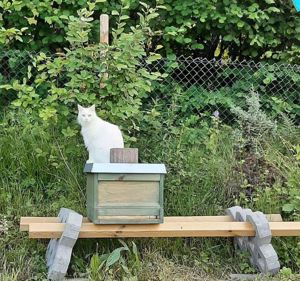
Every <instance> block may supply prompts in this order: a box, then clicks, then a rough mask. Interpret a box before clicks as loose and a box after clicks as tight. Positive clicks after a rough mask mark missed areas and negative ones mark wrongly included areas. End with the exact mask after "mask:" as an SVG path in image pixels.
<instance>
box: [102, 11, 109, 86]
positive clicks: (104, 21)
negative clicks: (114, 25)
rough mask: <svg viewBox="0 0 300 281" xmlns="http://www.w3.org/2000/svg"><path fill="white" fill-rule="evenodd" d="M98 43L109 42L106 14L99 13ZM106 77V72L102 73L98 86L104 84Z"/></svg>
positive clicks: (103, 53)
mask: <svg viewBox="0 0 300 281" xmlns="http://www.w3.org/2000/svg"><path fill="white" fill-rule="evenodd" d="M100 43H105V44H107V45H108V44H109V16H108V15H106V14H102V15H100ZM105 53H106V51H103V52H102V55H105ZM107 78H108V73H107V72H105V73H103V77H102V78H101V81H100V88H101V89H102V88H104V87H105V84H104V83H103V82H104V81H105V80H106V79H107Z"/></svg>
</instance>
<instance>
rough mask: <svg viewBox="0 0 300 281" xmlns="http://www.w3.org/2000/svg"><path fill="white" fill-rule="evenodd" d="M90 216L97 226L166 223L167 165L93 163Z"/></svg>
mask: <svg viewBox="0 0 300 281" xmlns="http://www.w3.org/2000/svg"><path fill="white" fill-rule="evenodd" d="M84 172H86V173H87V215H88V218H89V219H90V220H91V221H92V222H94V223H95V224H155V223H162V222H163V214H164V211H163V182H164V175H165V174H166V168H165V165H163V164H124V163H122V164H121V163H89V164H86V165H85V168H84Z"/></svg>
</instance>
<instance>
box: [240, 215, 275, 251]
mask: <svg viewBox="0 0 300 281" xmlns="http://www.w3.org/2000/svg"><path fill="white" fill-rule="evenodd" d="M246 220H247V221H248V222H250V223H251V224H252V225H253V228H254V229H255V238H253V241H252V242H253V243H255V244H256V245H257V246H260V245H264V244H269V243H271V239H272V232H271V230H270V227H269V222H268V220H267V218H266V216H265V215H264V214H263V213H261V212H255V213H248V214H247V218H246Z"/></svg>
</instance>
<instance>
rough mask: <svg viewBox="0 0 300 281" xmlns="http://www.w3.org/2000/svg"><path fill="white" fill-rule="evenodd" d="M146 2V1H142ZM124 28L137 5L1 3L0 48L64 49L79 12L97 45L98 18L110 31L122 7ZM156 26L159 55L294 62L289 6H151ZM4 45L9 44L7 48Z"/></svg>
mask: <svg viewBox="0 0 300 281" xmlns="http://www.w3.org/2000/svg"><path fill="white" fill-rule="evenodd" d="M147 3H149V2H147ZM124 4H125V5H127V6H128V10H127V12H126V13H125V14H124V16H125V17H126V18H127V20H126V21H127V22H128V24H126V25H124V27H123V28H124V29H125V32H127V31H128V30H129V29H130V26H135V24H136V22H137V14H138V13H139V12H140V11H141V5H139V1H136V0H134V1H105V0H93V1H92V0H91V1H88V0H80V1H74V0H66V1H61V0H56V1H52V2H51V1H47V0H42V1H35V2H33V1H30V0H23V1H18V0H13V1H1V2H0V11H1V17H2V18H3V20H2V21H1V22H0V28H1V35H0V44H1V45H2V46H3V45H4V48H6V49H7V48H8V46H9V45H10V46H11V45H13V46H14V48H18V49H23V48H25V49H27V50H38V51H40V50H47V51H48V50H51V51H58V50H62V49H63V48H64V47H66V46H69V42H68V41H67V40H66V34H67V30H68V22H69V20H70V18H72V17H73V16H76V12H77V10H79V9H83V8H86V9H91V8H92V9H94V10H95V14H94V15H93V18H94V20H95V23H96V25H94V27H93V31H92V34H93V36H92V38H93V42H98V37H99V36H98V28H99V25H98V23H99V21H98V20H99V14H100V13H108V14H109V15H111V26H113V27H115V26H116V23H117V21H118V17H115V16H116V15H118V13H120V11H121V9H122V6H124ZM156 5H157V6H162V7H163V9H161V10H159V11H157V15H158V16H159V19H160V20H158V21H155V22H153V23H152V26H156V27H157V29H159V30H162V31H163V36H162V37H161V38H159V39H158V40H156V41H155V44H147V47H148V49H149V50H153V49H154V48H155V46H156V45H162V46H164V47H165V48H164V49H163V50H162V52H163V53H165V54H176V55H181V54H184V55H192V56H203V57H206V58H214V57H217V58H221V57H225V58H228V57H230V58H233V59H236V58H239V59H243V58H254V59H259V58H266V59H270V58H271V59H275V60H284V61H294V62H297V61H298V62H299V23H300V19H299V16H298V14H297V13H296V10H295V9H294V7H293V6H292V1H287V2H282V1H280V0H267V1H266V0H260V1H253V0H248V1H243V2H239V1H234V2H228V1H227V0H222V1H213V2H212V1H208V0H205V1H198V2H191V1H188V0H185V1H182V0H176V1H173V0H165V1H156ZM8 44H9V45H8Z"/></svg>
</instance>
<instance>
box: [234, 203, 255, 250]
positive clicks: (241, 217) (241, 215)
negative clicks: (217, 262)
mask: <svg viewBox="0 0 300 281" xmlns="http://www.w3.org/2000/svg"><path fill="white" fill-rule="evenodd" d="M252 213H253V212H252V211H251V210H250V209H242V208H241V210H238V211H237V212H236V221H240V222H245V221H246V218H247V215H248V214H252ZM236 240H237V244H238V245H239V248H240V249H241V250H242V251H246V250H247V249H248V242H249V237H239V238H236Z"/></svg>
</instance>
